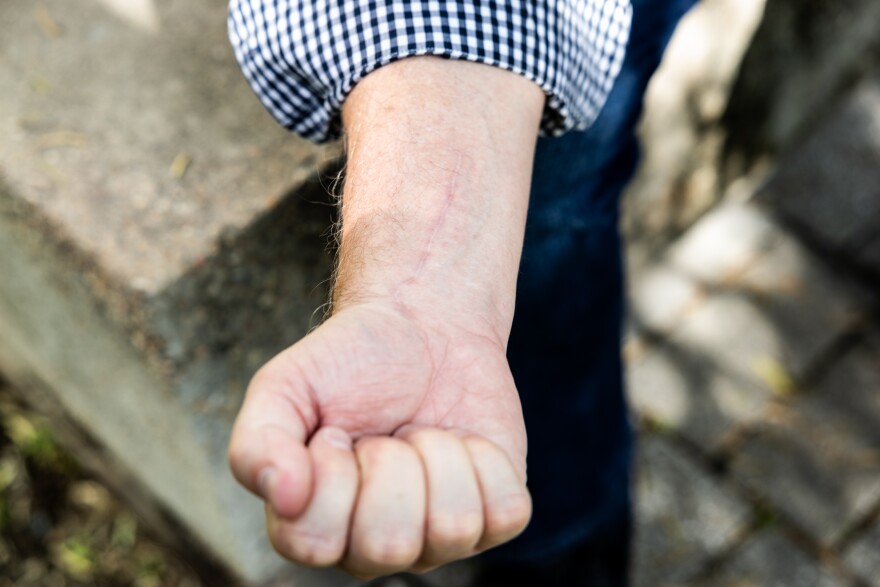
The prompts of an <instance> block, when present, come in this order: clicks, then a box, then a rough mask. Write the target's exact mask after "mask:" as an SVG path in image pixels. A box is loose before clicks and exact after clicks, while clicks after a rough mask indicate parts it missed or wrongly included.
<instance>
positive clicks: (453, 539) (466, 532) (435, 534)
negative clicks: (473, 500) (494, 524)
mask: <svg viewBox="0 0 880 587" xmlns="http://www.w3.org/2000/svg"><path fill="white" fill-rule="evenodd" d="M482 532H483V513H482V512H469V513H465V514H442V515H434V516H431V517H430V518H429V520H428V527H427V537H428V541H429V542H430V543H431V544H432V545H434V546H435V547H441V548H443V547H467V546H473V545H474V544H476V542H477V540H479V538H480V535H481V534H482Z"/></svg>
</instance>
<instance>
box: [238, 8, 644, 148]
mask: <svg viewBox="0 0 880 587" xmlns="http://www.w3.org/2000/svg"><path fill="white" fill-rule="evenodd" d="M631 20H632V6H631V4H630V1H629V0H457V1H453V0H231V2H230V7H229V35H230V39H231V41H232V46H233V48H234V50H235V55H236V58H237V59H238V62H239V63H240V65H241V68H242V70H243V71H244V74H245V77H246V78H247V80H248V81H249V82H250V85H251V87H252V88H253V90H254V91H255V92H256V94H257V96H258V97H259V98H260V100H261V101H262V102H263V104H264V105H265V106H266V108H268V110H269V112H271V113H272V115H273V116H274V117H275V118H276V119H277V120H278V122H280V123H281V124H282V125H284V126H285V127H286V128H288V129H290V130H292V131H293V132H295V133H297V134H299V135H301V136H303V137H305V138H307V139H310V140H312V141H315V142H325V141H328V140H332V139H335V138H337V137H338V136H339V135H340V134H341V121H340V109H341V107H342V103H343V101H344V100H345V97H346V95H348V92H350V91H351V89H352V88H353V87H354V85H355V84H356V83H357V82H358V81H359V80H360V79H361V78H363V77H364V76H365V75H367V74H368V73H370V72H371V71H373V70H374V69H376V68H378V67H381V66H382V65H385V64H387V63H390V62H392V61H395V60H397V59H401V58H404V57H409V56H412V55H436V56H441V57H447V58H450V59H465V60H468V61H476V62H480V63H486V64H489V65H494V66H497V67H501V68H503V69H507V70H509V71H512V72H515V73H518V74H520V75H523V76H525V77H526V78H528V79H530V80H532V81H534V82H536V83H537V84H538V85H539V86H541V88H543V90H544V92H545V93H546V94H547V97H548V99H547V105H546V108H545V111H544V116H543V120H542V124H541V131H542V133H543V134H546V135H558V134H562V133H563V132H565V131H567V130H570V129H585V128H587V127H588V126H589V125H590V124H591V123H592V122H593V120H595V118H596V116H597V115H598V113H599V109H600V108H601V107H602V105H603V104H604V102H605V99H606V98H607V97H608V93H609V92H610V90H611V86H612V84H613V83H614V80H615V78H616V77H617V74H618V72H619V71H620V67H621V64H622V62H623V56H624V53H625V48H626V43H627V40H628V38H629V30H630V22H631Z"/></svg>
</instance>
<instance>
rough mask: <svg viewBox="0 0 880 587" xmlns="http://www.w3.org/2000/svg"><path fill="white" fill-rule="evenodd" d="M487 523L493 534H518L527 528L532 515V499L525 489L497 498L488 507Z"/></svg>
mask: <svg viewBox="0 0 880 587" xmlns="http://www.w3.org/2000/svg"><path fill="white" fill-rule="evenodd" d="M487 509H488V511H487V513H486V525H487V526H488V527H489V530H490V531H491V532H492V534H495V535H499V536H508V535H516V534H518V533H519V532H521V531H522V530H523V529H525V527H526V525H527V524H528V522H529V518H530V517H531V515H532V500H531V498H530V497H529V494H528V493H527V492H525V491H523V492H518V493H514V494H511V495H508V496H505V497H503V498H500V499H497V500H495V501H493V502H492V503H491V505H490V506H489V507H488V508H487Z"/></svg>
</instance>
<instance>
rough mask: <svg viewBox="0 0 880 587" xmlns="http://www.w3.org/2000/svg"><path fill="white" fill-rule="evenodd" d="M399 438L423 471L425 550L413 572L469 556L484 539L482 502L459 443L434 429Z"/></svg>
mask: <svg viewBox="0 0 880 587" xmlns="http://www.w3.org/2000/svg"><path fill="white" fill-rule="evenodd" d="M401 438H403V439H404V440H406V441H407V442H409V443H410V444H411V445H412V446H413V447H415V449H416V451H417V452H418V454H419V456H420V457H421V459H422V464H423V465H424V467H425V478H426V484H427V517H426V522H425V523H426V527H425V546H424V549H423V552H422V556H421V558H420V559H419V562H418V568H419V569H428V568H431V567H434V566H437V565H441V564H444V563H447V562H451V561H453V560H458V559H460V558H465V557H467V556H470V555H471V554H473V552H474V547H475V546H476V545H477V542H478V541H479V540H480V537H481V536H482V534H483V502H482V498H481V495H480V487H479V485H478V484H477V477H476V474H475V473H474V467H473V465H472V464H471V458H470V455H469V454H468V451H467V449H466V448H465V446H464V443H463V442H462V440H461V439H460V438H458V437H457V436H455V435H454V434H451V433H449V432H446V431H443V430H438V429H436V428H423V429H416V430H411V431H407V432H405V433H403V434H401Z"/></svg>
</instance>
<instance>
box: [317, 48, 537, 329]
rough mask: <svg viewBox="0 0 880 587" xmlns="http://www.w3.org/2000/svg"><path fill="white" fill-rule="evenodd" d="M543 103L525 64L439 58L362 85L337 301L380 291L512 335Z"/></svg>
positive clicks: (401, 304)
mask: <svg viewBox="0 0 880 587" xmlns="http://www.w3.org/2000/svg"><path fill="white" fill-rule="evenodd" d="M543 101H544V96H543V93H542V92H541V90H540V88H538V87H537V86H536V85H535V84H533V83H532V82H530V81H528V80H526V79H524V78H522V77H520V76H518V75H516V74H512V73H510V72H505V71H502V70H499V69H496V68H492V67H489V66H485V65H479V64H472V63H465V62H455V61H450V60H442V59H437V58H412V59H406V60H403V61H400V62H396V63H393V64H391V65H389V66H386V67H384V68H381V69H380V70H377V71H376V72H374V73H372V74H370V75H369V76H367V78H365V79H364V80H363V81H362V82H360V83H359V84H358V86H356V87H355V89H354V91H353V92H352V93H351V94H350V96H349V97H348V99H347V101H346V105H345V107H344V109H343V121H344V123H345V128H346V150H347V155H348V160H347V170H346V180H345V186H344V189H343V194H342V214H341V217H342V226H341V230H340V249H339V260H338V268H337V275H336V284H335V288H334V298H333V303H334V311H339V310H341V309H343V308H345V307H346V306H349V305H352V304H355V303H359V302H365V301H380V302H383V303H390V304H394V305H395V306H396V307H398V308H400V309H401V310H402V311H404V312H415V313H418V314H420V315H425V316H430V317H432V319H436V320H445V321H452V322H453V323H455V324H458V325H468V324H471V325H474V326H475V327H478V328H479V329H480V330H481V331H485V333H486V334H488V333H491V335H492V336H493V337H496V338H498V339H500V340H502V341H503V343H504V344H506V341H507V336H508V334H509V330H510V323H511V321H512V316H513V307H514V296H515V289H516V275H517V272H518V268H519V255H520V251H521V247H522V238H523V232H524V226H525V214H526V208H527V205H528V191H529V186H530V180H531V163H532V157H533V153H534V146H535V141H536V137H537V128H538V123H539V120H540V114H541V111H542V108H543Z"/></svg>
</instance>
